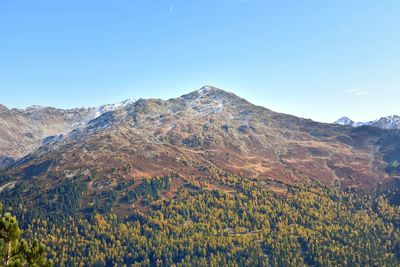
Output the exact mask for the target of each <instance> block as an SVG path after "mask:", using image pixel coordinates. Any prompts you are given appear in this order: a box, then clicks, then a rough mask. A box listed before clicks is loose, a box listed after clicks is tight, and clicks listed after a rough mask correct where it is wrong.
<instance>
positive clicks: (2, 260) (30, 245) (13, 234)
mask: <svg viewBox="0 0 400 267" xmlns="http://www.w3.org/2000/svg"><path fill="white" fill-rule="evenodd" d="M0 214H1V217H0V265H1V266H34V267H35V266H52V265H53V263H52V261H51V260H47V258H46V247H45V246H44V245H43V244H41V243H40V242H39V241H38V240H36V239H34V240H33V241H32V242H28V241H26V240H25V239H21V234H22V231H21V229H20V228H19V226H18V221H17V218H16V217H13V216H12V215H11V213H9V212H6V213H5V214H3V210H2V205H1V204H0Z"/></svg>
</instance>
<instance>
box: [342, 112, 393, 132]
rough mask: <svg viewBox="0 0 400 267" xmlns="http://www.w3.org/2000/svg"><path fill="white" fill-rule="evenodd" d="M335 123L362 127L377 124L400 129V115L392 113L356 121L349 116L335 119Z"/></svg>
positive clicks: (385, 127)
mask: <svg viewBox="0 0 400 267" xmlns="http://www.w3.org/2000/svg"><path fill="white" fill-rule="evenodd" d="M334 124H339V125H346V126H353V127H360V126H365V125H367V126H375V127H378V128H382V129H400V116H397V115H391V116H387V117H382V118H380V119H376V120H373V121H367V122H354V121H352V120H350V119H349V118H347V117H342V118H340V119H339V120H337V121H335V122H334Z"/></svg>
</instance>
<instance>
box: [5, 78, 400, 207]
mask: <svg viewBox="0 0 400 267" xmlns="http://www.w3.org/2000/svg"><path fill="white" fill-rule="evenodd" d="M99 110H101V109H99V108H90V109H75V110H68V111H63V110H58V109H54V108H34V109H33V108H30V109H27V110H5V111H3V112H2V113H1V116H2V118H3V117H5V118H8V120H7V122H8V123H7V124H6V123H2V125H4V126H3V127H2V132H1V140H2V144H7V146H8V147H9V148H10V151H13V150H14V151H17V152H19V153H14V154H9V155H13V156H15V157H18V156H19V155H22V154H23V153H29V154H28V155H26V156H25V157H23V158H20V159H18V160H17V161H16V162H14V163H12V164H11V166H9V167H8V168H7V169H6V170H5V171H4V172H3V174H2V178H1V181H2V184H0V186H1V188H2V189H1V190H2V195H1V194H0V198H6V199H14V198H17V199H18V201H20V202H23V203H27V205H28V206H29V205H35V202H32V199H36V200H37V201H39V200H40V199H42V198H45V199H53V198H57V195H54V194H55V191H54V190H55V188H58V187H60V186H61V187H63V186H67V188H70V187H69V186H70V185H69V183H70V182H71V181H74V186H73V187H72V188H73V189H74V190H77V188H81V189H79V190H83V191H79V192H81V194H82V196H83V197H82V199H80V200H79V202H78V203H77V204H76V205H77V206H78V207H79V209H80V210H81V211H82V212H85V211H87V210H88V208H90V207H91V205H93V199H96V201H97V202H96V203H103V201H106V199H108V198H107V197H106V196H107V194H109V192H111V191H112V190H114V189H115V188H119V190H120V194H121V196H125V195H127V194H128V195H129V192H130V190H131V189H132V184H138V183H139V184H140V183H142V182H143V181H145V180H146V179H149V178H151V177H162V176H166V175H167V176H170V177H173V186H171V187H170V189H169V191H168V192H166V194H167V195H168V196H174V195H175V194H176V192H177V190H178V189H179V188H180V187H182V186H186V185H188V184H190V185H191V186H193V185H196V186H200V187H205V188H210V189H212V188H219V189H223V188H225V186H224V185H223V183H222V181H225V179H226V177H228V176H229V175H234V176H237V177H248V178H252V179H254V181H257V183H260V184H264V185H265V186H266V185H268V186H269V187H271V188H276V186H278V187H277V189H276V190H278V191H279V190H281V189H279V184H281V185H282V183H283V184H296V183H298V182H301V181H313V180H314V181H318V182H321V183H323V184H325V185H328V186H330V187H335V188H340V189H348V188H353V189H358V190H375V189H376V188H377V187H382V186H384V185H387V184H390V183H391V181H393V179H398V178H399V174H400V168H399V164H398V161H399V160H400V132H399V131H398V130H386V129H380V128H376V127H370V126H363V127H357V128H349V127H344V126H341V125H336V124H325V123H318V122H314V121H312V120H308V119H302V118H298V117H295V116H291V115H286V114H281V113H276V112H273V111H271V110H268V109H266V108H263V107H259V106H255V105H253V104H251V103H249V102H248V101H246V100H245V99H242V98H240V97H238V96H236V95H234V94H232V93H229V92H226V91H223V90H221V89H218V88H215V87H211V86H206V87H203V88H201V89H200V90H197V91H194V92H191V93H189V94H186V95H183V96H181V97H178V98H173V99H169V100H161V99H139V100H137V101H126V102H124V103H123V104H121V105H116V106H114V107H112V108H106V110H105V111H100V115H99V116H97V114H96V113H97V112H99ZM3 120H4V119H3ZM25 120H26V121H25ZM11 121H15V122H14V123H10V122H11ZM18 125H26V126H24V127H22V128H18ZM16 129H18V131H17V130H16ZM9 133H15V134H12V135H10V134H9ZM27 133H30V134H27ZM24 135H25V136H24ZM31 135H32V137H30V136H31ZM46 135H47V136H56V137H51V138H50V139H49V137H47V138H45V139H43V137H44V136H46ZM21 136H22V137H23V138H21ZM5 137H6V138H5ZM30 139H33V140H36V142H32V141H29V140H30ZM48 139H49V140H48ZM3 140H6V142H4V141H3ZM21 140H22V141H23V142H22V141H21ZM26 140H27V141H26ZM13 141H14V142H15V143H14V144H16V145H15V147H14V146H13ZM39 146H40V147H39ZM25 147H28V148H25ZM36 147H39V148H38V149H36V150H34V149H35V148H36ZM18 149H19V150H18ZM32 150H34V151H33V152H30V151H32ZM71 179H72V180H71ZM78 185H80V186H82V187H80V186H78ZM71 190H72V189H71ZM110 190H111V191H110ZM22 192H23V193H22ZM74 194H75V193H74ZM6 196H7V197H6ZM28 200H29V201H31V202H27V201H28ZM40 201H42V202H43V201H44V200H43V199H42V200H40ZM29 203H31V204H29ZM36 204H37V203H36ZM110 205H111V204H110ZM112 205H113V210H114V211H115V212H122V213H123V214H129V213H130V212H132V211H133V210H132V208H131V207H130V204H129V202H123V201H122V202H119V203H114V204H112Z"/></svg>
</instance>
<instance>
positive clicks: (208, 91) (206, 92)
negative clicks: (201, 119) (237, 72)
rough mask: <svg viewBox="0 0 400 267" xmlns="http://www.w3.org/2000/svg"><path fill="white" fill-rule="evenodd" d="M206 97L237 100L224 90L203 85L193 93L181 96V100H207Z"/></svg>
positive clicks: (233, 95)
mask: <svg viewBox="0 0 400 267" xmlns="http://www.w3.org/2000/svg"><path fill="white" fill-rule="evenodd" d="M208 97H211V98H214V99H223V98H232V97H236V98H239V97H238V96H236V95H235V94H233V93H230V92H227V91H225V90H222V89H220V88H217V87H214V86H211V85H205V86H203V87H201V88H200V89H198V90H196V91H193V92H191V93H189V94H185V95H183V96H181V98H183V99H185V100H191V99H198V98H208Z"/></svg>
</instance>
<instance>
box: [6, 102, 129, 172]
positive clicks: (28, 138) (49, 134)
mask: <svg viewBox="0 0 400 267" xmlns="http://www.w3.org/2000/svg"><path fill="white" fill-rule="evenodd" d="M132 102H134V101H133V100H130V99H128V100H125V101H123V102H121V103H116V104H108V105H103V106H100V107H96V108H76V109H68V110H63V109H56V108H51V107H41V106H31V107H28V108H26V109H8V108H7V107H5V106H3V105H0V158H2V159H3V160H0V168H2V167H4V166H7V165H9V163H11V162H12V161H13V160H16V159H19V158H21V157H23V156H26V155H27V154H29V153H31V152H33V151H35V150H36V149H38V148H39V147H40V146H42V145H48V144H49V143H52V142H54V141H56V140H58V139H61V137H62V136H64V135H67V134H68V133H69V132H71V131H72V130H74V129H76V128H78V127H80V126H83V125H85V124H86V123H88V122H89V121H90V120H92V119H95V118H96V117H98V116H100V115H102V114H103V113H106V112H110V111H113V110H116V109H118V108H122V107H124V106H126V105H128V104H130V103H132Z"/></svg>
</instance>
